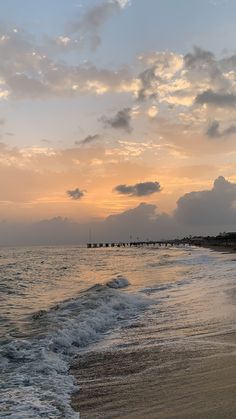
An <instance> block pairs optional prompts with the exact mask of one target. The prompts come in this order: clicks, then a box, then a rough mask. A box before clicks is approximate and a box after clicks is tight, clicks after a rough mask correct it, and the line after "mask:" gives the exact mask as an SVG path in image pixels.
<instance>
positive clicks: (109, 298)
mask: <svg viewBox="0 0 236 419" xmlns="http://www.w3.org/2000/svg"><path fill="white" fill-rule="evenodd" d="M128 285H129V282H128V280H127V279H126V278H124V277H121V276H118V277H116V278H112V279H111V281H108V283H107V284H104V285H102V284H97V285H95V286H93V287H91V288H90V289H88V290H86V291H84V292H82V293H80V294H79V295H78V296H77V297H75V298H72V299H69V300H66V301H63V302H61V303H59V304H57V305H56V306H54V307H52V308H51V309H49V310H47V311H46V310H45V311H44V310H41V311H39V312H37V313H35V314H34V315H33V316H31V322H32V327H33V328H34V330H37V327H38V328H39V329H40V328H42V327H43V328H44V330H45V332H44V334H43V335H40V336H39V335H35V336H34V337H33V338H30V339H18V340H14V341H12V342H11V343H8V344H6V345H5V346H3V347H2V348H1V351H0V356H1V368H2V378H4V384H3V385H2V390H3V391H2V395H1V412H2V413H1V414H0V416H1V417H7V418H12V419H13V418H14V419H16V418H26V417H27V418H30V417H34V418H41V417H50V418H58V417H63V418H68V419H75V418H78V417H79V414H78V413H75V412H74V411H73V410H72V409H71V407H70V395H71V393H72V392H73V391H75V390H77V388H76V384H75V382H74V379H73V377H72V376H71V375H70V374H69V367H70V362H71V359H72V357H73V356H74V355H76V354H77V353H78V351H79V350H80V349H81V348H86V347H87V345H89V344H90V343H92V342H94V341H96V340H97V339H99V338H100V337H101V336H102V334H103V333H104V332H107V331H109V330H111V329H112V327H113V326H115V325H116V324H117V323H118V322H119V321H122V320H128V319H131V318H132V317H133V316H134V315H135V314H136V313H137V312H139V311H140V310H142V309H144V308H145V307H147V305H149V304H150V300H148V298H146V297H144V296H142V295H134V294H131V293H126V292H123V291H120V290H119V289H118V288H124V287H127V286H128ZM4 415H5V416H4Z"/></svg>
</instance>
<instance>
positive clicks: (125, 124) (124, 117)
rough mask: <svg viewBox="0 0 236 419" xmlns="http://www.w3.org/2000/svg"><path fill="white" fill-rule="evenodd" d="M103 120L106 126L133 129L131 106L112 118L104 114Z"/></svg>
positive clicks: (126, 129)
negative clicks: (131, 124)
mask: <svg viewBox="0 0 236 419" xmlns="http://www.w3.org/2000/svg"><path fill="white" fill-rule="evenodd" d="M101 120H102V122H103V123H104V125H105V126H106V127H111V128H115V129H123V130H125V131H127V132H131V131H132V128H131V126H130V121H131V108H124V109H121V110H120V111H118V112H117V113H116V114H115V115H114V116H113V117H112V118H107V117H105V116H103V117H102V118H101Z"/></svg>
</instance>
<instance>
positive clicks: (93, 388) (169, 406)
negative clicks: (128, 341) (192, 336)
mask: <svg viewBox="0 0 236 419" xmlns="http://www.w3.org/2000/svg"><path fill="white" fill-rule="evenodd" d="M207 339H208V340H209V337H208V338H207ZM214 341H215V342H214ZM216 341H217V342H216ZM226 341H227V343H225V342H226ZM223 342H224V344H225V348H227V351H226V352H225V353H223V354H222V352H221V351H219V350H217V349H216V348H218V346H217V343H218V344H221V343H223ZM214 343H215V344H216V345H215V346H214ZM212 344H213V345H212V347H211V348H209V347H208V348H207V350H204V349H203V348H202V349H198V350H196V349H193V350H184V349H183V348H182V349H181V348H178V347H177V349H173V348H170V347H161V346H153V347H148V348H145V347H143V348H139V349H138V350H133V351H127V352H126V351H124V350H118V351H114V352H111V351H110V352H109V351H108V352H106V351H105V352H92V353H87V354H84V355H83V356H81V357H78V358H77V359H76V360H75V361H74V364H73V366H72V367H71V373H72V374H73V375H74V376H75V377H76V380H77V382H78V385H79V386H80V388H81V389H80V391H79V392H77V393H74V395H73V396H72V402H71V404H72V407H73V409H74V410H75V411H80V415H81V419H90V418H91V417H92V418H94V419H95V418H104V419H105V418H106V419H111V418H117V419H135V418H139V419H143V418H145V419H146V418H147V419H155V418H157V417H158V418H163V419H164V418H166V419H167V418H173V419H174V418H176V419H177V418H178V419H199V418H201V417H202V418H203V417H204V418H206V419H207V418H209V419H210V418H213V417H214V418H219V419H220V418H221V419H222V418H226V417H227V418H229V419H230V418H232V419H233V417H235V416H236V399H235V374H236V363H235V353H233V352H232V346H235V344H236V334H235V333H228V334H224V335H221V336H217V337H214V338H213V341H212ZM219 346H220V345H219ZM205 349H206V348H205Z"/></svg>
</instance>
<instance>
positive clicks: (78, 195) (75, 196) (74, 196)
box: [66, 188, 84, 201]
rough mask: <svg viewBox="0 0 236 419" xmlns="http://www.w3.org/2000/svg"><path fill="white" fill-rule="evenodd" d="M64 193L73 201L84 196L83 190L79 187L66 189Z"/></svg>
mask: <svg viewBox="0 0 236 419" xmlns="http://www.w3.org/2000/svg"><path fill="white" fill-rule="evenodd" d="M66 193H67V195H68V196H69V197H70V198H71V199H74V200H75V201H78V200H79V199H81V198H82V197H83V196H84V191H81V190H80V189H79V188H76V189H73V190H69V191H66Z"/></svg>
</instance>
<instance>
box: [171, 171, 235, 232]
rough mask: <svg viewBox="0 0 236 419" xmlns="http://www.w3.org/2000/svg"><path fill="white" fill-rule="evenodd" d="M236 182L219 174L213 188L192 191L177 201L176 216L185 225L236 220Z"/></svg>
mask: <svg viewBox="0 0 236 419" xmlns="http://www.w3.org/2000/svg"><path fill="white" fill-rule="evenodd" d="M235 201H236V184H234V183H231V182H229V181H227V180H226V179H225V178H224V177H223V176H219V177H218V178H217V179H216V180H215V182H214V185H213V188H212V189H211V190H206V191H199V192H190V193H187V194H186V195H184V196H182V197H181V198H180V199H179V200H178V202H177V209H176V211H175V217H176V219H177V220H178V221H181V222H182V223H183V224H184V225H188V224H191V225H193V226H194V225H206V226H208V225H218V226H219V228H220V226H222V225H227V224H231V225H232V224H233V223H235V222H236V208H235V206H234V202H235Z"/></svg>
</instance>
